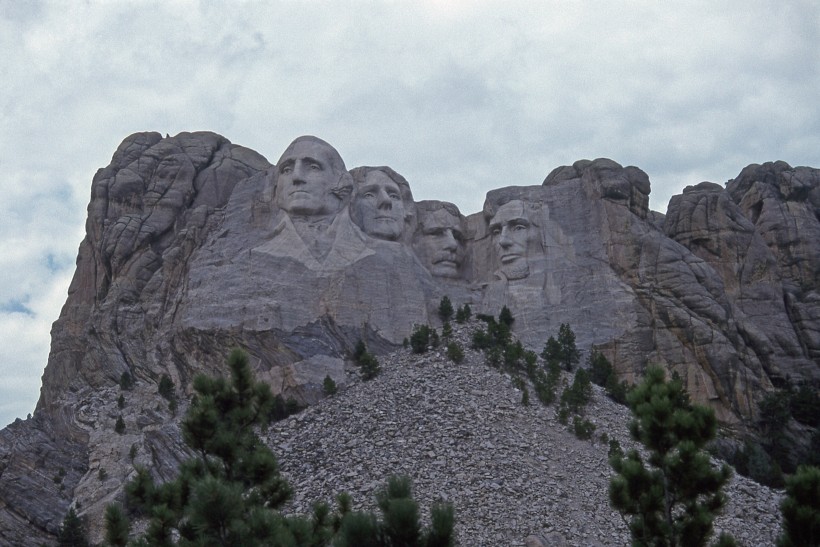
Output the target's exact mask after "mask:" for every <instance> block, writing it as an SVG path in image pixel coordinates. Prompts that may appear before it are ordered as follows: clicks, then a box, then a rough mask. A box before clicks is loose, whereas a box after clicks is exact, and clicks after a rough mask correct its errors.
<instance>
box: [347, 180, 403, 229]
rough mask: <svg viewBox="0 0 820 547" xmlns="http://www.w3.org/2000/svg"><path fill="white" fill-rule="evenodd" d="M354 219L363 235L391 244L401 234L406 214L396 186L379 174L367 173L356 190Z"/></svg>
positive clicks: (392, 181)
mask: <svg viewBox="0 0 820 547" xmlns="http://www.w3.org/2000/svg"><path fill="white" fill-rule="evenodd" d="M353 207H354V208H355V218H356V219H357V220H358V222H359V223H360V226H361V228H362V230H364V233H366V234H368V235H370V236H372V237H375V238H378V239H387V240H390V241H395V240H397V239H399V238H400V237H401V235H402V233H403V232H404V222H405V218H406V211H405V207H404V201H403V200H402V194H401V189H400V188H399V185H398V183H396V182H395V181H394V180H393V179H391V178H390V177H389V176H387V174H386V173H384V172H383V171H378V170H374V171H370V172H368V173H367V175H366V176H365V179H364V182H363V183H362V184H361V185H360V186H359V187H358V189H357V190H356V197H355V198H354V201H353Z"/></svg>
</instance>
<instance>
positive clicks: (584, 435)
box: [572, 416, 595, 440]
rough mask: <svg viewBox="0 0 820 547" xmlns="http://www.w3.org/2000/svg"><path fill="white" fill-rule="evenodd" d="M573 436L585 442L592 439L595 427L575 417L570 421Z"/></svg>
mask: <svg viewBox="0 0 820 547" xmlns="http://www.w3.org/2000/svg"><path fill="white" fill-rule="evenodd" d="M572 425H573V430H574V432H575V436H576V437H578V438H579V439H583V440H587V439H591V438H592V434H593V433H595V425H594V424H593V423H592V422H590V421H589V420H585V419H583V418H581V417H580V416H575V418H573V421H572Z"/></svg>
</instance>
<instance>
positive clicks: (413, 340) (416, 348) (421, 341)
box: [410, 325, 435, 353]
mask: <svg viewBox="0 0 820 547" xmlns="http://www.w3.org/2000/svg"><path fill="white" fill-rule="evenodd" d="M431 331H432V332H435V329H432V328H430V327H429V326H428V325H416V326H415V327H413V332H412V333H411V334H410V348H411V349H412V350H413V353H424V352H425V351H427V348H428V347H429V346H430V345H431V340H430V338H431Z"/></svg>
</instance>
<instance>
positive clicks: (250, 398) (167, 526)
mask: <svg viewBox="0 0 820 547" xmlns="http://www.w3.org/2000/svg"><path fill="white" fill-rule="evenodd" d="M228 367H229V369H230V371H231V379H230V381H228V380H225V379H224V378H210V377H207V376H197V377H196V378H195V379H194V390H195V391H196V397H195V398H194V400H193V401H192V402H191V406H190V408H189V409H188V413H187V414H186V416H185V418H184V419H183V421H182V435H183V439H184V440H185V443H186V444H187V445H188V446H189V448H191V450H192V451H193V452H194V453H195V454H196V456H195V457H194V458H192V459H190V460H187V461H185V462H183V463H182V465H181V466H180V474H179V476H178V478H177V479H175V480H174V481H171V482H167V483H164V484H159V485H157V484H154V481H153V479H152V478H151V475H150V474H149V473H148V471H147V470H145V469H142V468H138V470H137V476H136V477H135V478H134V480H133V481H131V482H130V483H128V484H127V485H126V497H127V500H128V504H129V506H130V507H131V508H132V509H134V510H136V511H138V512H140V513H142V514H143V515H144V516H145V517H147V518H148V519H149V522H148V527H147V530H146V532H145V534H144V535H143V536H142V538H141V540H142V541H143V542H145V543H147V544H151V545H175V544H177V542H178V543H179V544H186V545H187V544H198V545H213V544H231V545H259V544H284V545H287V544H289V543H288V542H290V544H292V543H293V542H295V541H296V538H297V536H298V535H301V534H303V533H305V529H306V527H305V525H304V522H302V521H300V520H289V519H286V518H284V517H282V516H281V515H279V514H278V513H276V512H275V511H273V509H276V508H277V507H279V506H280V505H281V504H282V503H284V502H285V501H286V500H287V499H288V497H289V496H290V488H289V487H288V485H287V483H286V482H285V481H284V479H282V478H281V477H280V475H279V467H278V464H277V461H276V458H275V456H274V455H273V453H272V452H271V451H270V449H269V448H268V447H267V446H265V444H264V443H262V441H261V440H260V439H259V438H258V437H257V435H256V434H255V432H254V427H256V426H259V425H264V424H265V423H266V421H267V419H268V416H269V415H270V413H271V411H272V406H273V402H274V397H273V396H272V394H271V392H270V388H269V386H268V385H267V384H265V383H263V382H256V381H255V380H254V378H253V374H252V372H251V369H250V365H249V364H248V357H247V355H246V354H245V353H243V352H241V351H239V350H235V351H234V352H232V353H231V355H230V357H229V358H228ZM112 532H113V531H112ZM176 538H179V539H178V540H177V539H176ZM302 544H305V545H306V544H308V543H302Z"/></svg>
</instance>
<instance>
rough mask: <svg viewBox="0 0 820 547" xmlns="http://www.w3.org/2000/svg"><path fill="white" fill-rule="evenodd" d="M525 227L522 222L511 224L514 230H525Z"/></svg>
mask: <svg viewBox="0 0 820 547" xmlns="http://www.w3.org/2000/svg"><path fill="white" fill-rule="evenodd" d="M526 229H527V226H526V225H524V224H516V225H515V226H513V230H515V231H516V232H520V231H521V230H526Z"/></svg>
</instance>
